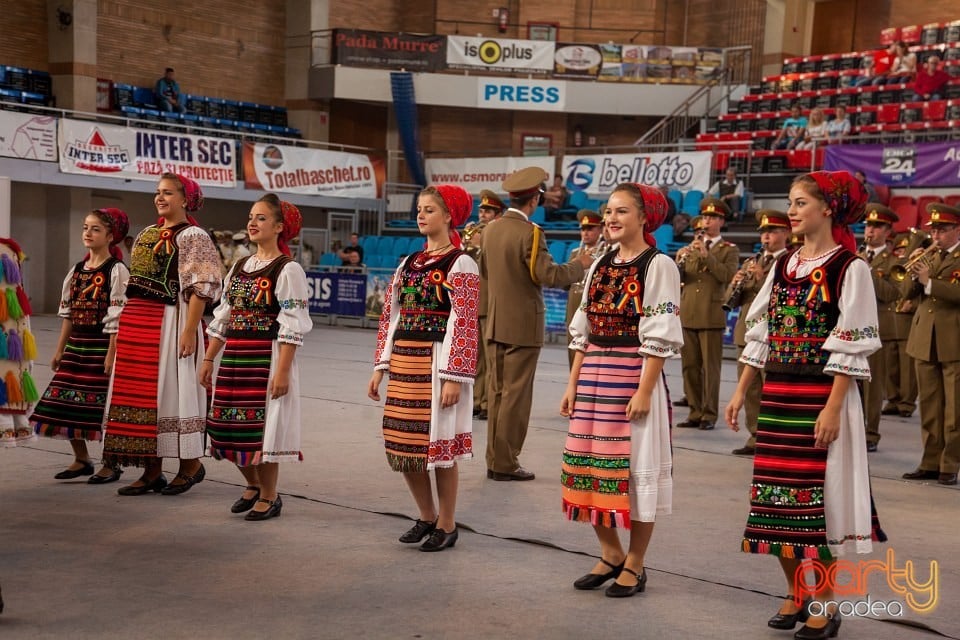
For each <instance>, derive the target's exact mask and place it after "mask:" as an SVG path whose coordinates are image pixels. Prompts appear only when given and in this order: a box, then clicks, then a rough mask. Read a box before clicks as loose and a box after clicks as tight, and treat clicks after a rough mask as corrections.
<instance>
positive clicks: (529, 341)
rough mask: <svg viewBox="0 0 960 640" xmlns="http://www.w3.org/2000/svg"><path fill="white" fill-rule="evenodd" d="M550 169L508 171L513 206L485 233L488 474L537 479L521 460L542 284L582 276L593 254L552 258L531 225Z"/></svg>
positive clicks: (539, 340) (539, 339) (539, 334)
mask: <svg viewBox="0 0 960 640" xmlns="http://www.w3.org/2000/svg"><path fill="white" fill-rule="evenodd" d="M546 179H547V174H546V172H545V171H544V170H543V169H541V168H539V167H527V168H526V169H520V170H519V171H515V172H514V173H512V174H510V175H509V176H507V179H506V180H504V181H503V189H504V191H507V192H508V193H509V194H510V208H509V209H507V211H506V213H504V214H503V216H502V217H501V218H500V219H499V220H497V221H496V222H495V223H493V224H491V225H490V226H489V227H488V228H487V229H485V230H484V236H485V237H484V239H483V253H482V255H481V259H480V274H481V277H484V278H486V279H487V284H488V287H487V326H486V329H485V330H484V337H485V339H486V341H487V344H486V349H487V378H488V383H487V403H488V406H489V417H488V421H487V477H488V478H492V479H493V480H533V478H534V474H533V473H531V472H529V471H527V470H526V469H524V468H523V467H521V466H520V462H519V460H518V459H517V457H518V456H519V455H520V451H521V449H522V448H523V442H524V440H525V439H526V437H527V425H528V422H529V420H530V405H531V404H532V402H533V376H534V373H535V372H536V369H537V358H538V357H539V356H540V347H541V346H542V345H543V334H544V304H543V291H542V289H541V287H565V286H568V285H571V284H573V283H574V282H577V281H579V280H582V279H583V275H584V271H585V269H586V268H587V267H589V266H590V264H591V263H592V262H593V258H592V257H591V256H590V255H588V254H587V253H584V254H582V255H580V256H578V257H577V258H576V259H574V260H571V261H570V262H568V263H566V264H561V265H558V264H556V263H554V261H553V259H552V258H551V257H550V253H549V252H548V251H547V241H546V238H545V237H544V234H543V231H542V230H541V229H540V227H538V226H537V225H535V224H533V223H532V222H530V216H531V215H532V214H533V212H534V210H535V209H536V208H537V206H538V205H539V203H540V201H541V199H542V197H543V193H544V191H545V187H544V181H545V180H546Z"/></svg>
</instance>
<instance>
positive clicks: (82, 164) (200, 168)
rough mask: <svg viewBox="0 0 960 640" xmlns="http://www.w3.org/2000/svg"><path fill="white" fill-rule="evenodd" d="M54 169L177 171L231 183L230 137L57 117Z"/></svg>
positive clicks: (140, 176)
mask: <svg viewBox="0 0 960 640" xmlns="http://www.w3.org/2000/svg"><path fill="white" fill-rule="evenodd" d="M59 134H60V135H59V145H60V171H62V172H63V173H80V174H86V175H92V176H101V177H114V178H121V179H124V180H156V179H157V176H159V175H160V174H161V173H166V172H170V173H179V174H180V175H183V176H186V177H188V178H193V179H194V180H196V181H197V182H199V183H200V184H201V185H203V186H210V187H234V186H236V184H237V178H236V169H235V167H236V154H235V149H236V147H235V145H234V141H233V140H224V139H222V138H211V137H206V136H193V135H187V134H184V133H172V132H168V131H157V130H154V129H131V128H127V127H119V126H115V125H111V124H102V123H97V122H81V121H79V120H68V119H62V120H60V131H59Z"/></svg>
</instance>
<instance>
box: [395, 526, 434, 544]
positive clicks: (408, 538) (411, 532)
mask: <svg viewBox="0 0 960 640" xmlns="http://www.w3.org/2000/svg"><path fill="white" fill-rule="evenodd" d="M436 528H437V521H436V520H434V521H433V522H427V521H426V520H417V522H416V524H414V525H413V526H412V527H410V528H409V529H408V530H407V532H406V533H405V534H403V535H402V536H400V542H405V543H407V544H412V543H415V542H420V541H421V540H423V539H424V538H426V537H427V536H428V535H430V534H431V533H433V530H434V529H436Z"/></svg>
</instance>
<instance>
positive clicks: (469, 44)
mask: <svg viewBox="0 0 960 640" xmlns="http://www.w3.org/2000/svg"><path fill="white" fill-rule="evenodd" d="M553 50H554V43H553V42H545V41H541V40H505V39H502V38H484V37H482V36H481V37H479V38H468V37H464V36H447V65H448V66H450V67H452V68H455V69H487V70H489V71H522V72H527V73H549V72H550V71H553Z"/></svg>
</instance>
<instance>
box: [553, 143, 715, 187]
mask: <svg viewBox="0 0 960 640" xmlns="http://www.w3.org/2000/svg"><path fill="white" fill-rule="evenodd" d="M712 159H713V154H712V153H710V152H709V151H692V152H688V153H619V154H609V155H597V156H564V157H563V160H562V162H561V163H560V168H561V171H562V174H561V175H562V176H563V179H564V184H565V185H566V187H567V189H569V190H570V191H586V192H588V193H593V194H601V195H605V194H608V193H610V192H612V191H613V189H614V187H616V186H617V185H618V184H620V183H621V182H639V183H642V184H652V185H657V186H666V187H670V188H671V189H680V190H681V191H686V190H687V189H699V190H700V191H706V190H707V189H709V188H710V163H711V161H712Z"/></svg>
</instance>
